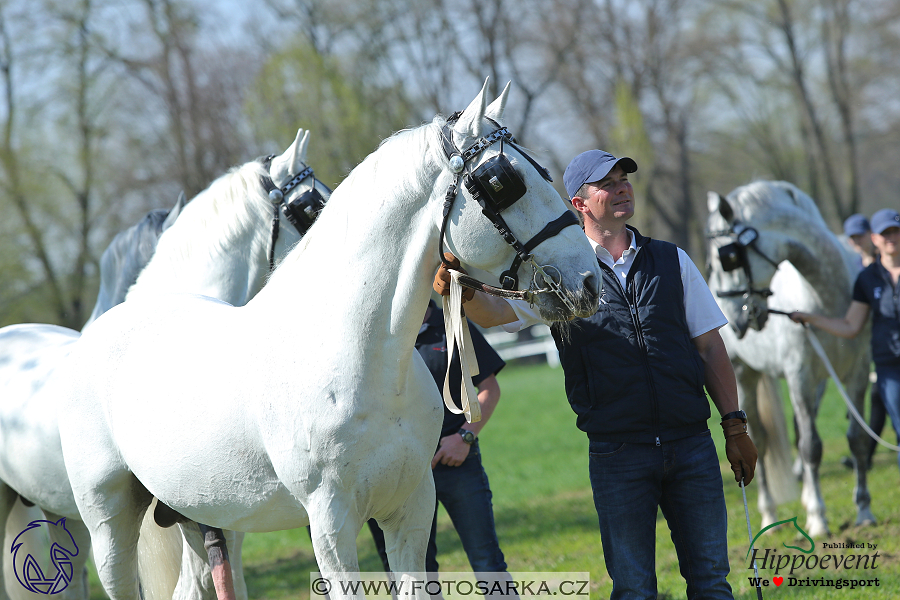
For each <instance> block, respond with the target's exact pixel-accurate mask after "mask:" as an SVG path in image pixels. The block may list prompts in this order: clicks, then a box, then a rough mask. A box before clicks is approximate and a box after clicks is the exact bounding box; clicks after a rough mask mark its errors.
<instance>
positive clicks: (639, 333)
mask: <svg viewBox="0 0 900 600" xmlns="http://www.w3.org/2000/svg"><path fill="white" fill-rule="evenodd" d="M640 259H641V255H638V256H636V257H635V259H634V263H632V264H631V270H629V275H630V274H631V272H632V271H633V270H634V267H635V263H637V261H638V260H640ZM597 262H598V263H599V264H600V266H601V267H602V268H603V269H605V270H606V272H607V273H609V274H610V275H611V276H612V279H613V281H615V282H616V285H617V286H618V287H619V290H620V291H621V292H622V297H623V298H624V299H625V302H627V303H628V308H629V310H630V312H631V324H632V325H633V326H634V333H635V337H636V338H637V341H638V347H640V349H641V354H642V355H643V357H644V369H645V370H646V371H647V385H648V386H649V387H650V396H651V398H650V404H651V405H652V408H653V410H652V415H651V425H652V427H653V434H654V437H655V439H656V445H657V446H660V445H661V444H660V442H659V400H658V398H657V395H656V386H655V385H654V383H653V372H652V370H651V369H650V360H649V358H648V356H647V342H646V341H645V340H644V333H643V330H642V329H641V322H640V320H639V319H638V316H637V292H636V291H635V290H634V289H633V286H632V294H633V298H630V297H629V296H628V292H627V291H626V290H625V289H624V288H623V287H622V282H620V281H619V277H618V275H616V273H615V271H613V270H612V269H610V268H609V266H608V265H605V264H603V263H602V262H601V261H600V260H597ZM632 281H633V279H632Z"/></svg>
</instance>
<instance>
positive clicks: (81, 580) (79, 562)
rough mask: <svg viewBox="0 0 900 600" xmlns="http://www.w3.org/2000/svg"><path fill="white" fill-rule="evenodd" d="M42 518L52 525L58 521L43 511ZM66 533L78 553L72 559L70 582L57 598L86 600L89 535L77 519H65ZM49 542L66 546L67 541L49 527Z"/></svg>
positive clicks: (88, 595)
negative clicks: (51, 522)
mask: <svg viewBox="0 0 900 600" xmlns="http://www.w3.org/2000/svg"><path fill="white" fill-rule="evenodd" d="M44 517H45V518H46V519H47V520H48V521H53V522H54V523H56V522H58V521H59V520H60V518H61V517H60V516H59V515H57V514H54V513H51V512H49V511H46V510H45V511H44ZM65 523H66V527H65V529H66V531H68V532H69V534H71V536H72V540H73V541H74V542H75V547H76V548H77V549H78V553H77V554H76V555H75V556H73V557H72V581H70V582H69V584H68V585H67V586H66V588H65V589H64V590H62V591H60V592H59V596H58V597H59V598H62V599H64V600H86V599H87V598H89V597H90V594H89V593H88V573H87V561H88V558H90V556H91V534H90V532H89V531H88V529H87V527H85V525H84V523H82V522H81V521H79V520H78V519H66V522H65ZM49 532H50V542H51V543H53V544H60V545H62V546H65V545H67V540H66V539H65V537H62V536H63V535H64V532H63V531H62V530H61V528H58V527H50V528H49Z"/></svg>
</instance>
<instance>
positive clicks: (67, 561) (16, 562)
mask: <svg viewBox="0 0 900 600" xmlns="http://www.w3.org/2000/svg"><path fill="white" fill-rule="evenodd" d="M45 534H49V535H50V541H51V544H50V559H49V561H41V560H38V557H35V555H34V554H32V553H31V552H30V551H29V550H35V549H37V548H41V547H42V546H43V545H44V544H43V536H44V535H45ZM10 552H11V553H12V555H13V569H14V571H15V573H16V579H18V580H19V583H21V584H22V587H24V588H25V589H26V590H29V591H32V592H34V593H36V594H58V593H59V592H61V591H63V590H64V589H66V587H68V585H69V583H70V582H71V581H72V576H73V575H74V573H73V571H74V567H73V565H72V558H74V557H75V556H77V555H78V546H77V545H76V544H75V538H73V537H72V534H71V533H69V530H68V529H66V519H65V517H63V518H62V519H60V520H59V521H56V522H53V521H32V522H31V523H29V524H28V527H26V528H25V529H24V530H23V531H22V532H21V533H20V534H19V535H17V536H16V539H15V540H14V541H13V543H12V548H10Z"/></svg>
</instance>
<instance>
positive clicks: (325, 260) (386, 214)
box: [248, 172, 439, 386]
mask: <svg viewBox="0 0 900 600" xmlns="http://www.w3.org/2000/svg"><path fill="white" fill-rule="evenodd" d="M353 176H356V181H360V180H361V179H362V182H363V183H364V185H358V186H354V185H353V181H350V180H348V181H345V182H344V183H342V184H341V186H340V187H338V189H337V190H335V192H334V194H333V195H332V196H331V198H330V199H329V202H328V207H327V208H326V210H325V211H323V212H322V214H321V215H320V217H319V219H318V220H317V222H316V225H315V226H314V227H313V228H312V229H311V230H310V232H309V233H308V234H307V236H306V237H305V238H304V239H303V241H302V242H301V243H300V245H299V246H298V247H297V248H295V249H294V250H293V251H292V252H291V253H290V254H289V255H288V257H287V258H285V260H284V261H283V263H282V264H281V265H280V266H279V267H278V269H277V270H276V271H275V273H274V274H273V276H272V277H271V278H270V280H269V282H268V283H267V285H266V287H265V288H264V289H263V290H262V291H261V292H260V294H259V295H258V296H257V297H256V298H255V299H254V301H253V302H251V303H250V304H249V305H248V308H249V309H251V310H253V311H262V312H271V311H272V310H277V307H278V306H282V307H283V306H288V305H289V306H291V307H292V309H291V310H292V312H293V313H295V314H296V313H298V312H299V314H301V315H304V317H303V319H298V320H297V322H296V323H295V325H296V326H297V327H298V328H299V330H300V332H299V333H300V334H301V335H305V336H309V335H310V331H311V329H310V326H311V322H312V321H314V322H315V325H313V327H318V329H316V331H317V332H319V333H317V335H323V336H328V338H330V341H326V342H323V344H331V347H334V348H337V347H338V344H342V345H343V348H344V349H345V350H346V353H347V364H348V366H352V365H353V364H354V357H356V356H360V357H363V356H364V357H365V361H362V362H364V363H365V365H366V367H371V365H375V366H376V368H379V369H382V370H383V371H384V372H385V373H390V375H389V377H396V378H397V383H398V385H401V386H402V385H403V382H404V381H405V377H406V371H407V369H408V366H409V361H410V360H411V356H412V352H413V348H414V344H415V338H416V335H417V333H418V331H419V328H420V326H421V323H422V316H423V315H424V314H425V309H426V307H427V305H428V298H429V296H430V293H431V285H430V283H431V280H432V278H433V277H434V272H435V270H436V269H437V264H438V259H437V255H438V248H437V246H438V237H439V232H438V228H437V224H436V218H435V213H436V211H437V210H438V209H439V200H435V199H431V200H432V201H429V198H430V196H431V191H432V188H433V186H434V182H435V179H436V177H437V172H434V173H431V174H430V175H428V176H427V177H421V178H420V181H419V184H418V187H419V188H420V191H419V192H417V193H410V192H408V191H403V190H401V189H399V188H402V187H403V186H402V184H395V187H394V189H390V188H391V187H392V182H385V181H377V180H374V181H365V178H364V177H361V176H360V175H359V174H357V173H353V174H351V177H353ZM423 179H427V181H425V182H423V181H422V180H423ZM359 189H362V190H363V191H362V192H360V191H358V190H359ZM398 196H400V197H402V200H401V201H398V200H397V197H398ZM341 340H343V341H341ZM394 369H397V371H396V372H394V371H393V370H394Z"/></svg>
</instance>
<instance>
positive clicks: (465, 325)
mask: <svg viewBox="0 0 900 600" xmlns="http://www.w3.org/2000/svg"><path fill="white" fill-rule="evenodd" d="M447 271H448V272H449V273H450V277H451V280H450V295H449V296H443V297H442V298H441V300H442V303H443V307H444V328H445V329H446V331H447V374H446V375H445V377H444V404H445V405H446V406H447V409H448V410H449V411H450V412H452V413H454V414H457V415H458V414H460V413H465V415H466V421H467V422H469V423H476V422H478V421H480V420H481V404H479V403H478V393H477V392H476V391H475V386H474V385H472V377H474V376H475V375H478V373H479V371H478V359H477V358H476V357H475V348H474V347H473V345H472V335H471V334H470V333H469V322H468V321H467V320H466V318H465V317H464V316H463V314H462V285H460V283H459V276H460V275H461V273H460V272H459V271H455V270H453V269H447ZM457 346H458V347H459V365H460V368H461V375H462V377H461V379H462V381H461V382H460V400H461V402H460V404H461V405H462V409H461V410H460V409H459V408H456V404H455V403H454V402H453V397H452V396H451V395H450V363H451V361H452V359H453V351H454V349H455V348H456V347H457Z"/></svg>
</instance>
